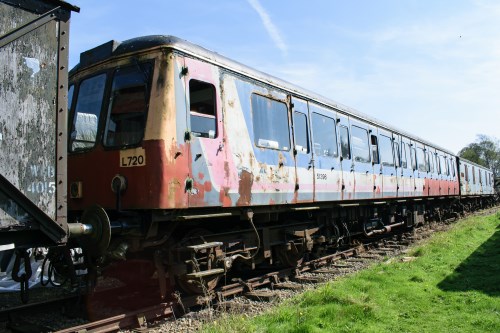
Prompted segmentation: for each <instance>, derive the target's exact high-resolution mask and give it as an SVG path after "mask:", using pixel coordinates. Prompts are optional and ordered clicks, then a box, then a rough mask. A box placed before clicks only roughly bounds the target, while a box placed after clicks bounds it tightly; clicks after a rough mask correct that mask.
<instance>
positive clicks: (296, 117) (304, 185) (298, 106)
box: [291, 97, 314, 202]
mask: <svg viewBox="0 0 500 333" xmlns="http://www.w3.org/2000/svg"><path fill="white" fill-rule="evenodd" d="M291 106H292V130H293V139H294V149H293V153H294V156H295V172H296V177H295V179H296V185H295V194H296V195H295V198H296V199H295V201H296V202H310V201H312V200H313V196H314V160H313V154H312V149H311V141H310V130H309V106H308V104H307V102H306V101H304V100H301V99H298V98H295V97H291Z"/></svg>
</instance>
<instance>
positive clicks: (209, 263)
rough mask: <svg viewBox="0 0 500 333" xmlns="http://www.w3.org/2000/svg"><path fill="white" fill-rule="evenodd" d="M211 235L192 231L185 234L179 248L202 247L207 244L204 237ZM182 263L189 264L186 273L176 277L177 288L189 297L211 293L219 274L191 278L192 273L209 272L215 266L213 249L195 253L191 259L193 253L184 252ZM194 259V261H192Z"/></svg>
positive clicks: (200, 231) (215, 259) (198, 230)
mask: <svg viewBox="0 0 500 333" xmlns="http://www.w3.org/2000/svg"><path fill="white" fill-rule="evenodd" d="M209 235H211V232H210V231H208V230H205V229H194V230H191V231H189V232H187V233H186V234H185V235H184V237H183V239H182V241H181V242H180V244H181V246H180V247H181V248H183V249H187V248H188V246H191V245H202V244H205V243H207V242H206V241H205V239H204V237H207V236H209ZM181 257H182V258H183V259H184V262H186V261H188V262H190V263H189V264H187V265H188V267H187V273H186V274H182V275H177V276H176V279H175V280H176V283H177V286H178V287H179V288H180V289H181V290H182V291H183V292H185V293H187V294H189V295H200V294H206V293H208V292H210V291H212V290H213V289H214V288H215V287H216V286H217V283H218V282H219V279H220V278H221V276H222V275H223V273H222V274H221V272H218V273H217V271H214V274H209V275H206V276H203V277H192V276H190V274H191V275H192V273H195V272H200V271H211V270H212V269H213V268H215V265H216V264H217V258H216V254H215V253H214V252H213V249H210V248H207V249H203V250H200V251H197V252H196V253H195V255H194V257H193V252H192V251H189V250H184V253H183V256H181ZM193 258H195V260H194V259H193Z"/></svg>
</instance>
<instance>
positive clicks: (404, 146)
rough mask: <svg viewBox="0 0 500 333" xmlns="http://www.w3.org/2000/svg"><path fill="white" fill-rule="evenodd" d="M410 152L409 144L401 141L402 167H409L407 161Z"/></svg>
mask: <svg viewBox="0 0 500 333" xmlns="http://www.w3.org/2000/svg"><path fill="white" fill-rule="evenodd" d="M409 154H410V153H409V152H408V145H407V144H406V143H404V142H401V167H402V168H405V169H406V168H407V167H408V162H407V156H408V155H409Z"/></svg>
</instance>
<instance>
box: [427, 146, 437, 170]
mask: <svg viewBox="0 0 500 333" xmlns="http://www.w3.org/2000/svg"><path fill="white" fill-rule="evenodd" d="M427 160H428V161H429V172H432V173H436V166H435V165H434V157H433V154H432V152H430V151H429V152H427Z"/></svg>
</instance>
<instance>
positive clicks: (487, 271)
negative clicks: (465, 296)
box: [438, 226, 500, 297]
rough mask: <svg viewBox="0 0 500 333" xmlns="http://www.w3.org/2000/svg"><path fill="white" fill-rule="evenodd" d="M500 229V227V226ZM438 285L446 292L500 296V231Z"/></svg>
mask: <svg viewBox="0 0 500 333" xmlns="http://www.w3.org/2000/svg"><path fill="white" fill-rule="evenodd" d="M499 227H500V226H499ZM499 227H497V231H496V232H495V233H494V234H493V236H491V237H490V238H489V239H488V240H487V241H486V242H484V243H483V244H482V245H481V246H480V247H478V248H477V250H476V251H474V253H472V254H471V255H470V256H469V257H468V258H467V259H465V260H464V261H463V262H462V263H461V264H460V265H459V266H458V267H457V268H456V269H455V271H454V272H453V273H452V274H450V275H448V276H447V277H446V278H445V279H444V280H443V281H441V282H440V283H439V284H438V287H439V288H440V289H441V290H444V291H473V290H476V291H480V292H483V293H485V294H487V295H489V296H497V297H499V296H500V229H499Z"/></svg>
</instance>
